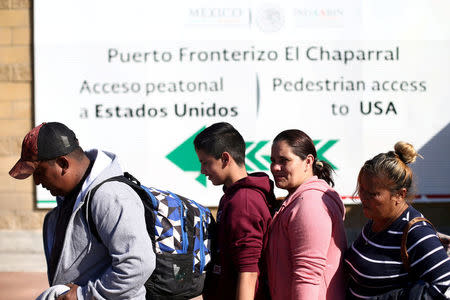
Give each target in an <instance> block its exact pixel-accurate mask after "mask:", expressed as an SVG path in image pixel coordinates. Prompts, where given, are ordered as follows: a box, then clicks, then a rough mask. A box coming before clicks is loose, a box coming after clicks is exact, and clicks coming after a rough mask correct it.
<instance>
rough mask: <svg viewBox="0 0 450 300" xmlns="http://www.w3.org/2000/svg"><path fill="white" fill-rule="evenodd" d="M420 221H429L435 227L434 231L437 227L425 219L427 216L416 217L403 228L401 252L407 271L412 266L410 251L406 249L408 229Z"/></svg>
mask: <svg viewBox="0 0 450 300" xmlns="http://www.w3.org/2000/svg"><path fill="white" fill-rule="evenodd" d="M419 222H427V223H428V224H430V225H431V227H433V229H434V231H436V228H434V226H433V224H432V223H431V222H430V221H429V220H428V219H425V218H422V217H417V218H414V219H412V220H410V221H409V222H408V224H406V226H405V228H404V229H403V235H402V243H401V247H400V253H401V256H402V262H403V265H404V266H405V268H406V270H407V271H409V268H410V263H409V254H408V251H406V241H407V239H408V231H409V230H410V229H411V227H412V226H413V225H414V224H416V223H419Z"/></svg>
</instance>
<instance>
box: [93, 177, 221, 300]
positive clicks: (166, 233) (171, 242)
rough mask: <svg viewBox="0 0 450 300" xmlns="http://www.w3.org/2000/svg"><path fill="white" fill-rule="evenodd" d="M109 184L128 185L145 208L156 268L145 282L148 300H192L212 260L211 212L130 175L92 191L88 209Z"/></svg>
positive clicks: (212, 223)
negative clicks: (95, 197)
mask: <svg viewBox="0 0 450 300" xmlns="http://www.w3.org/2000/svg"><path fill="white" fill-rule="evenodd" d="M110 181H119V182H123V183H126V184H127V185H129V186H130V187H131V188H133V190H134V191H135V192H136V193H137V194H138V195H139V197H140V198H141V200H142V203H143V205H144V210H145V221H146V226H147V228H146V229H147V232H148V233H149V236H150V238H151V240H152V244H153V251H154V252H155V254H156V268H155V270H154V271H153V273H152V275H151V276H150V278H149V279H148V280H147V282H146V283H145V288H146V291H147V296H146V299H190V298H193V297H196V296H198V295H200V294H201V293H202V291H203V285H204V280H205V273H206V268H207V267H208V263H209V262H210V261H211V246H210V245H211V236H212V231H213V228H214V227H215V221H214V218H213V216H212V215H211V211H210V210H209V209H208V208H206V207H204V206H202V205H200V204H198V203H197V202H195V201H193V200H191V199H187V198H185V197H182V196H179V195H177V194H174V193H172V192H169V191H162V190H158V189H155V188H150V187H146V186H143V185H141V184H140V182H139V181H138V180H137V179H136V178H134V177H133V176H132V175H130V174H129V173H127V172H125V173H124V175H123V176H116V177H112V178H109V179H107V180H105V181H103V182H101V183H99V184H98V185H97V186H95V187H94V188H92V190H91V192H90V195H89V199H87V200H86V201H85V203H86V202H87V203H89V204H88V205H86V206H85V207H86V210H87V209H89V211H90V203H91V201H90V199H92V197H93V196H94V194H95V192H96V191H97V189H98V188H99V187H100V186H101V185H102V184H103V183H105V182H110ZM86 210H85V213H87V211H86ZM87 215H88V216H89V217H88V221H89V226H90V230H91V232H92V234H93V235H94V236H95V237H96V238H97V239H98V240H99V241H101V239H100V236H99V234H98V232H97V229H96V226H95V224H94V222H93V220H92V214H91V213H89V214H87ZM178 237H179V238H178Z"/></svg>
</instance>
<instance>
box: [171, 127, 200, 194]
mask: <svg viewBox="0 0 450 300" xmlns="http://www.w3.org/2000/svg"><path fill="white" fill-rule="evenodd" d="M205 128H206V126H203V127H202V128H200V130H198V131H197V132H196V133H194V134H193V135H192V136H190V137H189V138H188V139H187V140H185V141H184V142H183V143H182V144H181V145H180V146H178V147H177V148H175V150H173V151H172V152H170V153H169V154H167V156H166V158H167V159H168V160H170V161H171V162H173V163H174V164H175V165H177V166H178V167H179V168H180V169H181V170H183V171H187V172H193V171H195V172H198V171H200V162H199V161H198V157H197V154H196V153H195V148H194V139H195V137H196V136H197V134H199V133H200V131H202V130H203V129H205ZM195 180H197V181H198V182H199V183H200V184H202V185H203V186H206V181H207V180H206V176H205V175H203V174H200V175H199V176H198V177H197V178H195Z"/></svg>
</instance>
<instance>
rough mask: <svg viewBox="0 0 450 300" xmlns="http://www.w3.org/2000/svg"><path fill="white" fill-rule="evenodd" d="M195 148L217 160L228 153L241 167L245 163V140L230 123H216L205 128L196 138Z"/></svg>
mask: <svg viewBox="0 0 450 300" xmlns="http://www.w3.org/2000/svg"><path fill="white" fill-rule="evenodd" d="M194 146H195V149H196V150H202V151H204V152H205V153H206V154H208V155H211V156H213V157H214V158H215V159H219V158H220V157H221V156H222V153H224V152H228V153H230V155H231V157H233V159H234V161H235V162H236V163H237V164H238V165H239V166H242V165H243V164H244V163H245V142H244V139H243V138H242V135H241V134H240V133H239V131H237V130H236V129H235V128H234V127H233V126H231V124H229V123H226V122H220V123H214V124H212V125H211V126H209V127H207V128H205V129H204V130H203V131H202V132H200V133H199V134H198V135H197V136H196V137H195V139H194Z"/></svg>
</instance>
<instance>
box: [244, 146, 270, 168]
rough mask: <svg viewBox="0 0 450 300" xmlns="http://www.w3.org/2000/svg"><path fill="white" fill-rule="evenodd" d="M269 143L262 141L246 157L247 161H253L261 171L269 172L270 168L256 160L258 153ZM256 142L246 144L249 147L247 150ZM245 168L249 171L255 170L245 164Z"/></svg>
mask: <svg viewBox="0 0 450 300" xmlns="http://www.w3.org/2000/svg"><path fill="white" fill-rule="evenodd" d="M268 142H269V141H260V142H258V143H257V144H256V146H255V147H254V148H253V149H252V150H251V151H250V152H249V153H247V155H246V159H247V160H249V161H251V162H252V163H253V164H254V165H255V166H256V168H258V169H259V170H262V171H266V170H268V168H267V167H266V166H265V165H263V164H262V163H261V162H260V161H259V160H257V159H256V156H255V155H256V153H258V151H259V150H261V148H263V147H264V146H265V145H266V144H267V143H268ZM253 144H254V142H246V143H245V146H246V147H247V149H248V148H249V147H250V146H251V145H253ZM245 167H246V168H247V171H253V168H251V167H250V166H249V165H247V164H245Z"/></svg>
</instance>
